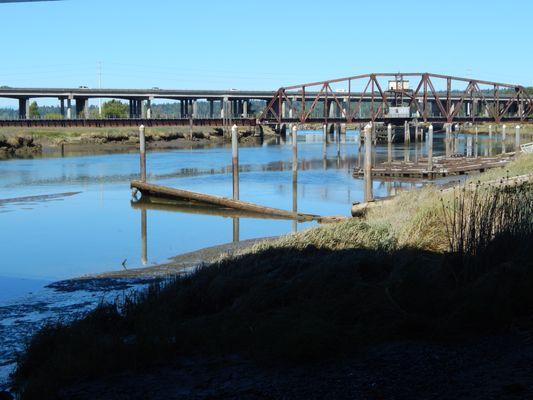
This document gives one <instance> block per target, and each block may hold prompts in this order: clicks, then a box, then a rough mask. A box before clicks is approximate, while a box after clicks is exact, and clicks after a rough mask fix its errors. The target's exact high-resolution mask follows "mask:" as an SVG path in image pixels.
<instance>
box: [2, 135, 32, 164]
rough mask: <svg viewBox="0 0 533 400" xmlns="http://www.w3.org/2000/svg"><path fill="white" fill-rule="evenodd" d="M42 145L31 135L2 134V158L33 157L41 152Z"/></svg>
mask: <svg viewBox="0 0 533 400" xmlns="http://www.w3.org/2000/svg"><path fill="white" fill-rule="evenodd" d="M41 151H42V145H41V144H40V143H36V142H35V141H34V139H33V137H31V136H10V137H6V136H4V135H0V159H2V158H10V157H19V158H24V157H32V156H34V155H38V154H41Z"/></svg>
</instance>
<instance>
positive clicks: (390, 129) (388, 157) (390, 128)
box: [387, 124, 392, 164]
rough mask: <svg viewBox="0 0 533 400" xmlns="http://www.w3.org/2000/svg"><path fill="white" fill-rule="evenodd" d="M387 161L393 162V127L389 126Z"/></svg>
mask: <svg viewBox="0 0 533 400" xmlns="http://www.w3.org/2000/svg"><path fill="white" fill-rule="evenodd" d="M387 160H388V161H389V164H390V163H391V162H392V125H391V124H389V125H387Z"/></svg>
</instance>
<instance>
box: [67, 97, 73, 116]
mask: <svg viewBox="0 0 533 400" xmlns="http://www.w3.org/2000/svg"><path fill="white" fill-rule="evenodd" d="M67 119H72V99H67Z"/></svg>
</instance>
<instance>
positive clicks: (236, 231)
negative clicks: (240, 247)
mask: <svg viewBox="0 0 533 400" xmlns="http://www.w3.org/2000/svg"><path fill="white" fill-rule="evenodd" d="M240 225H241V223H240V218H237V217H234V218H233V242H234V243H237V242H238V241H239V240H240Z"/></svg>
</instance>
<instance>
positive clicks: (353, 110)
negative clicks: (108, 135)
mask: <svg viewBox="0 0 533 400" xmlns="http://www.w3.org/2000/svg"><path fill="white" fill-rule="evenodd" d="M0 97H3V98H11V99H15V100H18V103H19V110H18V118H16V119H10V120H0V126H19V127H36V126H39V127H74V126H80V127H82V126H88V127H112V126H135V125H140V124H144V125H145V126H174V125H176V126H177V125H189V126H192V125H208V126H227V125H232V124H237V125H241V126H255V125H257V124H263V125H277V126H278V127H279V128H282V127H283V126H284V125H285V124H288V123H298V124H306V123H320V124H332V123H366V122H369V121H370V122H388V123H392V124H395V125H400V124H402V123H403V122H404V121H407V120H413V119H416V120H417V121H425V122H433V123H453V122H472V123H476V122H494V123H496V124H499V123H504V122H506V121H509V122H530V121H532V120H533V100H532V97H533V95H532V94H531V93H529V92H528V91H527V90H526V88H524V87H523V86H520V85H513V84H507V83H498V82H490V81H483V80H477V79H471V78H459V77H454V76H448V75H438V74H430V73H375V74H366V75H356V76H351V77H347V78H340V79H332V80H328V81H321V82H312V83H306V84H301V85H295V86H288V87H282V88H280V89H278V90H277V91H251V90H248V91H240V90H229V91H221V90H162V89H158V88H152V89H89V88H85V87H81V88H77V89H69V88H63V89H61V88H60V89H57V88H56V89H49V88H10V87H0ZM35 98H56V99H58V101H59V105H60V115H59V116H58V118H56V119H32V118H30V114H29V104H30V100H31V99H35ZM90 99H92V100H94V99H119V100H126V101H128V102H129V118H120V119H106V118H94V117H91V115H90V113H89V100H90ZM154 100H159V101H161V100H170V101H175V102H177V103H178V106H179V108H178V115H177V116H176V117H172V118H154V115H153V113H152V102H153V101H154ZM252 101H254V102H255V103H254V107H256V108H257V106H258V104H260V106H259V107H260V110H259V113H257V110H255V114H254V115H251V113H250V105H251V102H252ZM202 102H204V107H203V109H204V110H207V112H204V113H203V114H202V113H200V111H199V110H200V103H202ZM258 102H259V103H258ZM262 107H264V108H262Z"/></svg>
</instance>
